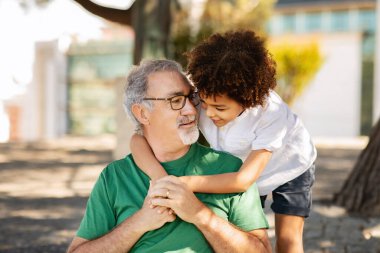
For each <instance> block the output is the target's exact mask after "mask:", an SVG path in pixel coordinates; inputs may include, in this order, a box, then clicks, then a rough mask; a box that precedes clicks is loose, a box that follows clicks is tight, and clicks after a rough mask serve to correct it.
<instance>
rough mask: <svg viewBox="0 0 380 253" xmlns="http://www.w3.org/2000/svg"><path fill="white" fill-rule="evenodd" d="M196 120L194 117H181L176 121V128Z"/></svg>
mask: <svg viewBox="0 0 380 253" xmlns="http://www.w3.org/2000/svg"><path fill="white" fill-rule="evenodd" d="M195 120H196V116H195V115H189V116H182V117H180V118H178V120H177V126H180V125H183V124H188V123H190V122H193V121H195Z"/></svg>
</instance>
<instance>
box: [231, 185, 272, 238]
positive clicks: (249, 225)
mask: <svg viewBox="0 0 380 253" xmlns="http://www.w3.org/2000/svg"><path fill="white" fill-rule="evenodd" d="M228 220H229V222H231V223H232V224H234V225H236V226H238V227H239V228H240V229H242V230H244V231H251V230H254V229H260V228H268V227H269V225H268V221H267V219H266V217H265V213H264V211H263V209H262V207H261V201H260V196H259V192H258V190H257V186H256V183H254V184H252V186H251V187H250V188H249V189H248V190H247V191H246V192H243V193H240V194H237V195H236V196H234V197H232V199H231V206H230V213H229V218H228Z"/></svg>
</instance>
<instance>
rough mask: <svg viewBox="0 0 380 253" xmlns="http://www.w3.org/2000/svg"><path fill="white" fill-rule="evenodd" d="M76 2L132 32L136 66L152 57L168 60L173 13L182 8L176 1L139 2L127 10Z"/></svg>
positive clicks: (80, 0)
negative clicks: (133, 33)
mask: <svg viewBox="0 0 380 253" xmlns="http://www.w3.org/2000/svg"><path fill="white" fill-rule="evenodd" d="M74 1H75V2H77V3H78V4H80V5H81V6H82V7H83V8H85V9H86V10H88V11H89V12H91V13H92V14H95V15H97V16H99V17H102V18H104V19H106V20H109V21H113V22H117V23H119V24H122V25H127V26H131V27H132V28H133V30H134V31H135V43H134V54H133V63H134V64H137V63H138V62H140V60H141V59H142V58H143V57H144V56H147V55H148V54H149V55H150V56H153V57H164V56H165V57H168V56H169V40H170V30H171V24H172V9H173V8H176V9H179V7H180V5H179V2H178V1H177V0H136V1H134V2H133V3H132V5H131V6H130V7H129V8H128V9H125V10H120V9H114V8H109V7H104V6H101V5H98V4H95V3H93V2H92V1H91V0H74ZM148 52H149V53H148Z"/></svg>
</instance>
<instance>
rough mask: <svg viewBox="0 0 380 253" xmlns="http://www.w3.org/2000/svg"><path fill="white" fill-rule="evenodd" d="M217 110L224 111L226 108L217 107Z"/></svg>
mask: <svg viewBox="0 0 380 253" xmlns="http://www.w3.org/2000/svg"><path fill="white" fill-rule="evenodd" d="M216 110H218V111H220V112H222V111H225V110H226V109H224V108H216Z"/></svg>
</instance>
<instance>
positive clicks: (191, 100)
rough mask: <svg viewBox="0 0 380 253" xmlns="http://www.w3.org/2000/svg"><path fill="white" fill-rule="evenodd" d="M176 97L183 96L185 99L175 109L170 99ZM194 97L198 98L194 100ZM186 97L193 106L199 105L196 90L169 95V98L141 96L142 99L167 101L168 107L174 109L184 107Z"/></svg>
mask: <svg viewBox="0 0 380 253" xmlns="http://www.w3.org/2000/svg"><path fill="white" fill-rule="evenodd" d="M178 97H184V98H185V99H184V100H183V102H182V105H181V107H180V108H176V109H175V108H173V104H172V100H173V99H175V98H178ZM196 98H198V100H195V99H196ZM186 99H189V101H190V102H191V103H192V104H193V105H194V106H197V105H199V103H200V102H201V101H200V98H199V95H198V92H196V91H194V92H191V93H189V94H188V95H175V96H172V97H169V98H143V100H156V101H169V103H170V107H171V108H172V110H174V111H178V110H181V109H182V108H183V107H185V105H186Z"/></svg>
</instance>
